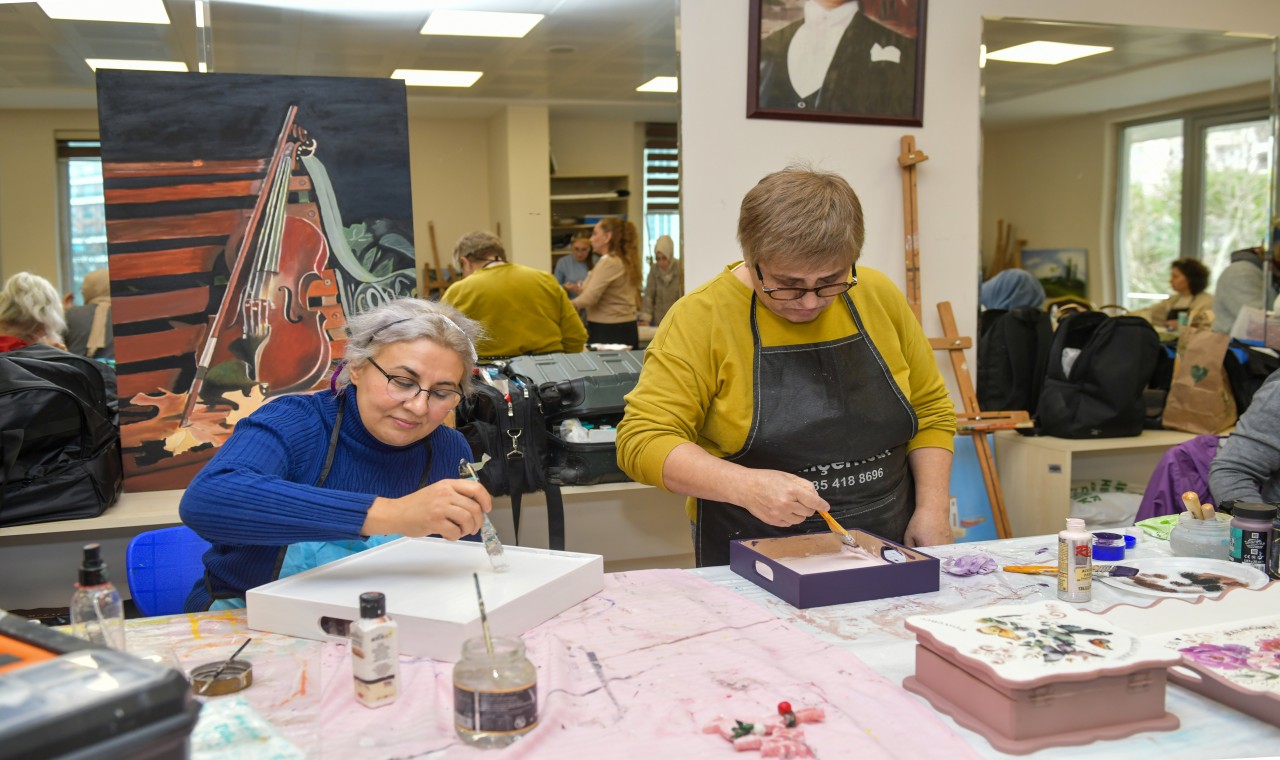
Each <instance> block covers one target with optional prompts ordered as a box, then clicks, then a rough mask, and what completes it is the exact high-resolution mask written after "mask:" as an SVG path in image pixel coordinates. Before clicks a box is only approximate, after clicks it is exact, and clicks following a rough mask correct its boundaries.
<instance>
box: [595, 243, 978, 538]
mask: <svg viewBox="0 0 1280 760" xmlns="http://www.w3.org/2000/svg"><path fill="white" fill-rule="evenodd" d="M735 266H736V265H735ZM732 269H733V266H730V267H727V268H726V269H725V271H723V272H721V273H720V274H719V275H717V276H716V277H715V278H714V279H712V280H711V281H710V282H708V283H706V284H705V285H703V286H702V287H700V288H698V289H697V290H695V291H693V292H692V293H690V294H688V295H686V296H685V297H684V298H682V299H680V300H679V301H678V302H676V304H675V306H673V307H672V308H671V311H669V312H668V313H667V316H666V317H665V318H664V319H663V320H662V324H661V325H659V327H658V332H657V334H656V335H655V336H654V338H653V341H652V342H651V343H650V344H649V347H648V349H646V350H645V356H644V369H643V371H642V372H641V373H640V379H639V381H638V382H637V383H636V387H635V389H634V390H633V391H632V392H631V393H629V394H627V397H626V402H627V409H626V415H625V417H624V418H623V420H622V422H621V423H620V424H619V425H618V464H619V466H621V467H622V469H623V470H624V471H625V472H626V473H627V474H628V475H630V476H631V477H632V478H633V479H635V480H637V481H639V482H641V483H648V484H650V485H655V486H658V487H660V488H665V486H664V484H663V481H662V467H663V464H664V463H665V462H666V459H667V455H668V454H670V453H671V450H672V449H674V448H675V447H676V446H679V445H680V444H682V443H686V442H689V441H692V442H694V443H696V444H698V445H699V446H701V447H702V448H703V449H705V450H706V451H707V452H708V453H710V454H712V455H713V456H717V457H724V456H726V455H728V454H732V453H734V452H736V451H738V450H739V449H741V448H742V446H743V444H744V443H745V442H746V440H747V433H748V432H749V430H750V427H751V410H752V401H753V398H754V391H755V388H754V383H753V371H752V368H753V366H754V347H753V345H752V340H751V322H750V314H749V312H748V310H749V308H750V305H751V289H750V288H748V287H747V286H746V285H743V284H742V283H741V282H740V281H739V280H738V279H737V278H736V277H734V275H733V273H732V271H731V270H732ZM858 280H859V282H858V285H857V286H856V287H854V288H853V289H852V290H850V291H849V295H850V297H852V298H853V303H854V305H855V306H856V307H857V309H858V314H859V316H861V317H862V324H863V326H864V327H865V328H866V330H867V334H868V335H869V336H870V337H871V340H872V342H873V343H874V344H875V346H876V348H877V349H878V350H879V351H880V354H881V355H882V356H883V357H884V360H885V363H886V364H887V365H888V367H889V370H890V371H891V372H892V373H893V378H894V380H895V381H897V383H898V387H899V388H901V389H902V392H903V393H904V394H905V395H906V397H907V400H908V401H909V402H910V403H911V406H912V407H913V408H914V409H915V412H916V416H917V417H918V418H919V431H918V432H917V433H916V436H915V437H914V438H912V439H911V440H910V441H908V442H907V450H908V451H913V450H915V449H918V448H924V447H937V448H944V449H947V450H952V438H953V437H954V435H955V431H956V417H955V407H954V406H953V405H952V403H951V398H950V396H949V395H948V394H947V388H946V385H945V383H944V382H943V380H942V375H941V374H940V373H939V372H938V365H937V362H936V361H935V359H934V355H933V349H932V348H931V347H930V346H929V341H928V339H927V338H926V337H925V335H924V331H923V330H922V329H921V327H920V324H919V323H918V322H916V320H915V317H914V316H912V314H911V309H910V308H909V307H908V306H907V301H906V298H904V297H903V295H902V293H901V292H899V290H898V289H897V287H896V286H895V285H894V284H893V283H892V282H891V281H890V280H889V279H888V278H887V277H885V276H884V275H883V274H881V273H880V272H877V271H875V270H872V269H867V268H865V267H859V269H858ZM756 314H757V319H758V321H759V325H760V338H761V342H762V343H763V345H765V346H781V345H796V344H802V343H816V342H819V341H827V340H835V339H837V338H842V337H845V336H847V335H853V334H855V333H857V328H856V327H855V326H854V323H853V317H852V316H851V315H850V314H849V310H848V309H847V308H845V306H844V302H843V301H842V300H840V299H837V300H835V301H834V302H832V304H831V306H830V307H829V308H827V309H826V310H824V311H823V312H822V314H820V315H819V316H818V318H817V319H815V320H814V321H813V322H810V323H808V324H793V323H791V322H788V321H786V320H784V319H782V318H780V317H778V316H776V315H775V314H774V313H773V312H771V311H769V309H768V308H767V307H765V306H763V305H758V306H757V308H756ZM797 403H803V400H802V399H797ZM850 434H851V435H856V431H850ZM694 514H695V512H694V501H693V500H692V499H691V500H690V505H689V515H690V518H691V519H692V518H693V515H694Z"/></svg>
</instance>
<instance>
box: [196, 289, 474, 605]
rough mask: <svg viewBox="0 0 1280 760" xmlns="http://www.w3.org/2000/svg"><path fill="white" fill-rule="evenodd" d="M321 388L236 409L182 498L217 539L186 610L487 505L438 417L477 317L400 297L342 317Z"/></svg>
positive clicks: (467, 452) (465, 531) (459, 373)
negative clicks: (245, 412)
mask: <svg viewBox="0 0 1280 760" xmlns="http://www.w3.org/2000/svg"><path fill="white" fill-rule="evenodd" d="M348 327H349V329H350V339H349V340H348V342H347V350H346V356H345V358H344V360H343V364H342V367H341V370H340V371H339V372H338V374H337V375H336V376H335V378H334V383H333V387H332V388H331V389H330V390H328V391H321V392H319V393H314V394H300V395H291V396H281V397H279V398H276V399H274V400H272V401H271V403H269V404H266V405H265V406H263V407H261V408H259V409H258V410H257V411H255V412H254V413H253V414H251V415H249V416H248V417H247V418H245V419H243V420H241V421H240V422H239V423H238V424H237V425H236V428H235V432H234V433H233V434H232V435H231V437H230V438H229V439H228V440H227V442H226V443H225V444H224V445H223V446H222V447H221V448H220V449H219V450H218V453H217V454H215V455H214V457H213V459H211V460H210V461H209V464H208V465H206V466H205V468H204V469H203V470H201V471H200V474H199V475H197V476H196V477H195V479H194V480H192V481H191V485H190V486H189V487H188V488H187V491H186V493H185V494H184V495H183V497H182V506H181V515H182V521H183V522H184V523H186V524H187V525H188V526H190V527H191V528H192V529H193V530H195V532H196V533H198V534H200V536H201V537H203V538H204V539H205V540H206V541H209V542H210V543H212V544H213V548H212V549H210V550H209V551H208V552H207V553H206V554H205V556H204V563H205V577H204V578H203V579H202V580H201V581H199V582H197V583H196V585H195V587H194V588H193V589H192V590H191V594H190V596H188V597H187V603H186V610H187V611H188V612H196V611H200V610H206V609H227V608H231V607H243V606H244V592H245V591H246V590H247V589H250V588H254V587H255V586H259V585H262V584H264V583H268V582H270V581H272V580H275V579H276V578H279V577H285V576H288V575H293V574H295V573H299V572H302V571H303V570H307V569H310V568H312V567H316V566H318V565H322V564H324V563H326V562H331V561H333V560H335V559H338V558H340V557H344V556H347V555H349V554H353V553H355V552H358V551H362V550H364V549H368V548H371V547H373V546H377V545H378V544H381V543H385V542H387V541H390V540H392V539H395V538H398V537H399V536H401V535H406V536H426V535H438V536H442V537H443V538H447V539H449V540H451V541H454V540H457V539H459V538H462V537H464V536H472V535H473V534H476V533H477V532H478V531H479V530H480V525H481V523H482V522H483V520H484V516H483V513H485V512H488V511H489V510H490V509H491V508H492V503H491V500H490V498H489V494H488V493H487V492H486V491H485V490H484V488H483V487H482V486H481V485H480V484H479V483H477V482H474V481H469V480H458V479H457V475H458V463H459V460H461V459H466V460H468V461H470V459H471V449H470V447H469V446H468V445H467V442H466V439H464V438H463V436H462V434H461V433H459V432H457V431H456V430H454V429H452V428H450V427H447V426H444V425H441V423H442V422H443V421H444V420H445V418H446V417H448V416H449V413H450V412H452V411H453V410H454V408H455V407H456V406H457V405H458V402H460V401H461V400H462V397H463V395H464V394H466V393H467V392H469V390H470V382H471V369H472V367H474V366H475V361H476V353H475V342H476V340H477V339H478V338H479V337H480V334H481V332H482V331H481V328H480V326H479V325H478V324H477V323H476V322H474V321H472V320H470V319H467V318H466V317H464V316H462V315H461V314H460V313H459V312H458V311H457V310H455V309H453V308H450V307H448V306H444V305H442V304H438V303H431V302H428V301H421V300H418V299H413V298H403V299H399V300H396V301H392V302H390V303H387V304H385V305H383V306H380V307H377V308H375V309H371V310H370V311H366V312H364V313H362V314H360V315H358V316H356V317H353V318H351V320H350V321H349V323H348Z"/></svg>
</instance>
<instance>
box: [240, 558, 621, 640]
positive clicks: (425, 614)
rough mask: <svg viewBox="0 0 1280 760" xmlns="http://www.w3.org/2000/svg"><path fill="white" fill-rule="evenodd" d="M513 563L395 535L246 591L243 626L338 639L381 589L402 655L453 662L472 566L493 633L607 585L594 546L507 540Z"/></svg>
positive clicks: (520, 626) (466, 623) (524, 624)
mask: <svg viewBox="0 0 1280 760" xmlns="http://www.w3.org/2000/svg"><path fill="white" fill-rule="evenodd" d="M505 554H506V558H507V560H508V562H509V564H510V570H509V571H507V572H503V573H495V572H494V571H493V568H492V567H491V566H490V564H489V558H488V555H487V554H486V553H485V548H484V545H483V544H481V543H478V542H474V541H445V540H444V539H439V538H400V539H397V540H395V541H391V542H389V543H386V544H383V545H381V546H378V547H375V548H373V549H369V550H367V551H363V552H360V553H359V554H354V555H352V556H350V557H344V558H342V559H340V560H337V561H335V562H330V563H328V564H325V565H321V566H320V567H316V568H313V569H311V570H308V571H306V572H305V573H299V574H298V575H293V576H290V577H288V578H282V579H280V580H278V581H275V582H273V583H268V584H266V585H264V586H259V587H258V588H255V589H250V590H249V592H248V593H247V594H245V603H246V606H247V607H248V623H249V627H250V628H253V629H255V630H259V631H270V632H272V633H283V634H286V635H289V636H298V637H301V638H307V639H321V640H323V639H331V638H332V639H340V638H343V637H344V636H345V634H346V628H347V626H349V625H350V623H351V622H352V621H354V620H355V619H356V618H358V617H359V614H360V601H359V600H360V594H361V593H363V592H366V591H381V592H382V593H384V594H386V597H387V613H388V614H389V615H390V616H391V617H392V618H394V619H395V620H396V622H397V623H398V624H399V626H400V631H399V632H400V650H401V652H403V653H404V654H413V655H419V656H422V657H430V658H432V659H434V660H441V661H444V662H456V661H457V660H458V658H459V657H460V656H461V654H462V643H463V642H464V641H466V640H467V639H469V638H472V637H474V636H479V635H480V634H481V630H480V609H479V606H478V605H477V603H476V589H475V582H474V581H473V579H472V574H473V573H475V574H478V575H479V578H480V585H481V586H482V588H483V591H484V602H485V608H486V609H487V610H488V615H489V627H490V629H491V630H492V632H493V633H494V634H495V635H497V634H501V635H508V636H520V635H522V634H524V632H525V631H527V630H529V629H530V628H532V627H534V626H536V625H538V624H539V623H542V622H544V621H546V620H548V619H550V618H552V617H554V616H555V615H558V614H559V613H561V612H563V611H564V610H567V609H569V608H570V607H572V606H574V605H575V604H577V603H578V602H581V601H582V600H584V599H586V598H588V597H590V596H592V595H593V594H595V593H596V592H598V591H600V589H602V588H603V587H604V558H603V557H601V556H599V555H597V554H578V553H575V552H557V551H549V550H547V549H534V548H529V547H523V546H507V547H505Z"/></svg>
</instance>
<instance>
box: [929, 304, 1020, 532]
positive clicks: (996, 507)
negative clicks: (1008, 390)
mask: <svg viewBox="0 0 1280 760" xmlns="http://www.w3.org/2000/svg"><path fill="white" fill-rule="evenodd" d="M938 320H939V321H940V322H942V335H943V337H941V338H930V339H929V345H931V346H933V349H934V350H935V351H946V352H947V353H948V354H949V355H950V356H951V369H952V370H953V371H954V372H955V376H956V387H957V388H958V389H959V391H960V400H961V402H962V403H963V404H964V413H963V414H956V431H957V432H958V433H961V434H963V435H970V436H973V448H974V450H975V451H977V453H978V464H979V465H980V466H981V467H982V481H983V484H984V485H985V486H986V488H987V500H988V501H990V502H991V517H992V519H994V520H995V528H996V535H997V536H998V537H1000V538H1009V537H1011V536H1012V535H1013V531H1012V530H1011V529H1010V528H1009V515H1008V513H1007V512H1005V509H1004V492H1003V491H1002V490H1001V489H1000V475H999V474H998V473H997V472H996V464H995V459H994V458H992V456H991V446H990V444H988V443H987V432H988V431H991V430H1007V429H1009V428H1018V427H1030V426H1031V418H1030V417H1029V416H1028V415H1027V413H1026V412H1025V411H1021V410H1019V411H1010V412H984V411H982V410H981V409H979V408H978V394H977V393H975V392H974V390H973V380H971V379H970V377H969V365H968V363H967V362H966V361H965V358H964V350H965V349H966V348H972V347H973V340H972V339H971V338H968V337H965V336H962V335H960V331H959V330H957V329H956V317H955V314H954V313H953V312H952V311H951V302H950V301H941V302H939V303H938Z"/></svg>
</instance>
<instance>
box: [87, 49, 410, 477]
mask: <svg viewBox="0 0 1280 760" xmlns="http://www.w3.org/2000/svg"><path fill="white" fill-rule="evenodd" d="M98 117H99V122H100V132H101V139H102V162H103V163H102V169H103V187H104V196H105V203H106V215H107V250H108V254H107V257H108V267H109V270H110V273H111V294H112V304H113V309H112V322H113V327H114V331H115V345H116V361H117V366H116V370H117V377H118V395H119V398H120V424H121V439H122V440H121V442H122V448H123V450H124V465H125V488H126V490H130V491H144V490H161V489H174V488H184V487H186V485H187V483H188V482H190V480H191V478H192V477H193V476H194V475H195V474H196V472H198V471H199V469H200V468H201V467H202V466H204V463H205V462H207V461H208V460H209V458H210V457H211V456H212V455H213V453H214V451H215V450H216V449H217V447H218V446H220V445H221V444H222V442H223V441H225V440H226V438H227V437H228V436H230V434H231V430H232V428H233V427H234V425H235V423H236V422H237V421H238V420H239V419H242V418H243V417H245V416H247V415H248V414H249V413H250V412H251V411H253V410H254V409H256V408H257V407H258V406H260V405H261V404H263V403H265V402H266V401H267V400H268V399H270V398H272V397H274V396H277V395H281V394H285V393H299V392H308V391H312V390H318V389H320V388H322V387H324V386H326V385H327V383H328V381H329V377H330V374H331V372H332V370H333V368H334V366H335V365H336V363H337V362H338V361H339V360H340V359H341V358H342V352H343V348H344V346H345V337H346V333H345V329H346V318H347V315H349V314H354V313H357V312H358V311H360V310H361V309H362V308H364V307H366V306H368V305H371V304H378V303H382V302H384V301H385V300H388V299H391V298H395V297H398V296H404V295H411V294H412V293H413V292H414V290H415V288H416V286H417V279H416V277H417V275H416V267H415V262H414V249H413V233H412V230H413V224H412V199H411V194H410V182H409V145H408V115H407V108H406V100H405V91H404V84H403V83H402V82H400V81H396V80H384V79H355V78H337V77H287V76H261V75H249V74H177V73H162V72H134V71H107V70H104V71H100V72H99V73H98Z"/></svg>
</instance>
